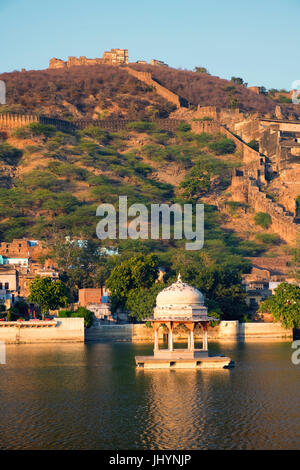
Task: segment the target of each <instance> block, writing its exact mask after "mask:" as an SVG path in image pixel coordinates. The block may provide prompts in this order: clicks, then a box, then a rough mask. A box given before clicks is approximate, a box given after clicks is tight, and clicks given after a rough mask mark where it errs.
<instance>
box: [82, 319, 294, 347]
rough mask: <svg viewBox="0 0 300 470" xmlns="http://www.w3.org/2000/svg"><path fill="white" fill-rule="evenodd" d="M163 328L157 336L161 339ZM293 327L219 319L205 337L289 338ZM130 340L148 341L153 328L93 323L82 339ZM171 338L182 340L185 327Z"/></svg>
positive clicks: (151, 336) (239, 339) (216, 338)
mask: <svg viewBox="0 0 300 470" xmlns="http://www.w3.org/2000/svg"><path fill="white" fill-rule="evenodd" d="M163 335H164V332H163V329H162V328H161V329H160V330H159V338H160V339H161V340H162V339H163ZM292 337H293V331H292V330H291V329H289V330H286V329H285V328H283V327H282V326H281V324H280V323H259V322H253V323H239V322H238V321H221V322H220V323H219V325H217V326H216V327H214V328H209V330H208V338H209V339H210V340H213V341H214V340H215V341H223V340H230V341H251V340H254V341H269V340H282V339H291V338H292ZM100 340H102V341H105V340H106V341H112V340H113V341H131V342H152V341H153V340H154V334H153V328H152V327H147V326H146V325H144V324H124V325H95V327H92V328H89V329H88V330H87V331H86V341H100ZM174 340H175V341H186V331H180V330H179V331H178V332H177V333H175V334H174ZM195 340H196V341H197V340H199V341H201V340H202V332H201V331H199V332H197V330H195Z"/></svg>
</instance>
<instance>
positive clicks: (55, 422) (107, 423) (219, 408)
mask: <svg viewBox="0 0 300 470" xmlns="http://www.w3.org/2000/svg"><path fill="white" fill-rule="evenodd" d="M151 349H152V345H150V344H149V345H131V344H122V343H103V344H100V343H98V344H97V343H95V344H94V343H91V344H87V345H82V344H57V345H11V346H8V347H7V365H5V366H0V449H7V448H11V449H20V448H25V449H76V448H78V449H115V448H117V449H137V448H150V449H215V448H220V449H231V448H232V449H253V448H258V449H268V448H270V449H280V448H286V449H296V448H299V444H300V436H299V418H300V411H299V409H300V407H299V396H300V380H299V379H300V367H299V366H298V367H297V366H294V365H293V364H292V363H291V361H290V356H291V348H290V344H288V343H284V342H283V343H278V342H277V343H266V344H262V343H250V344H243V343H237V344H235V343H222V344H218V343H215V344H212V352H214V353H218V354H220V353H223V354H225V355H228V356H230V357H232V358H233V359H234V360H235V361H236V367H235V369H233V370H186V371H185V370H173V371H169V370H167V371H165V370H137V369H135V364H134V356H135V355H144V354H151Z"/></svg>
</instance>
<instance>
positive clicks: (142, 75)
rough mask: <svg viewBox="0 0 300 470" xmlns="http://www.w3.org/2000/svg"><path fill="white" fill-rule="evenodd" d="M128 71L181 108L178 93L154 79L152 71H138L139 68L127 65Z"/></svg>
mask: <svg viewBox="0 0 300 470" xmlns="http://www.w3.org/2000/svg"><path fill="white" fill-rule="evenodd" d="M126 70H127V72H128V73H129V74H130V75H132V76H133V77H135V78H137V79H138V80H140V81H141V82H143V83H146V84H147V85H149V86H152V87H153V88H154V89H155V91H156V93H158V94H159V95H160V96H162V97H163V98H165V99H166V100H167V101H170V102H171V103H173V104H174V105H175V106H177V108H180V106H181V100H180V97H179V96H178V95H176V94H175V93H173V92H172V91H170V90H168V89H167V88H165V87H164V86H162V85H160V84H159V83H158V82H156V81H155V80H153V79H152V75H151V73H150V72H138V71H137V70H134V69H132V68H130V67H126Z"/></svg>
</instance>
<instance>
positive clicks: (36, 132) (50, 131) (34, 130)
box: [14, 122, 56, 139]
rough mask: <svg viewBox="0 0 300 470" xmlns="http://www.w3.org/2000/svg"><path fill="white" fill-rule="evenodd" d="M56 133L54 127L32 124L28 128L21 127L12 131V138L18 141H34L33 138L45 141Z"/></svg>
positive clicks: (37, 123)
mask: <svg viewBox="0 0 300 470" xmlns="http://www.w3.org/2000/svg"><path fill="white" fill-rule="evenodd" d="M55 133H56V127H55V126H52V125H49V124H41V123H40V122H32V123H31V124H28V126H24V127H21V128H19V129H16V130H15V131H14V136H15V137H18V138H20V139H30V138H32V139H34V138H35V137H43V138H44V139H47V138H48V137H51V136H53V135H54V134H55Z"/></svg>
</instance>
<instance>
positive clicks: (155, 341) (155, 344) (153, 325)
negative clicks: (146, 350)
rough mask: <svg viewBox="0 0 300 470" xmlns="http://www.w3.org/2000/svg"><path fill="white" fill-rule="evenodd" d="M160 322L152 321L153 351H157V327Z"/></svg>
mask: <svg viewBox="0 0 300 470" xmlns="http://www.w3.org/2000/svg"><path fill="white" fill-rule="evenodd" d="M159 326H160V324H159V323H155V322H153V323H152V327H153V329H154V352H155V351H158V349H159V348H158V329H159Z"/></svg>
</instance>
